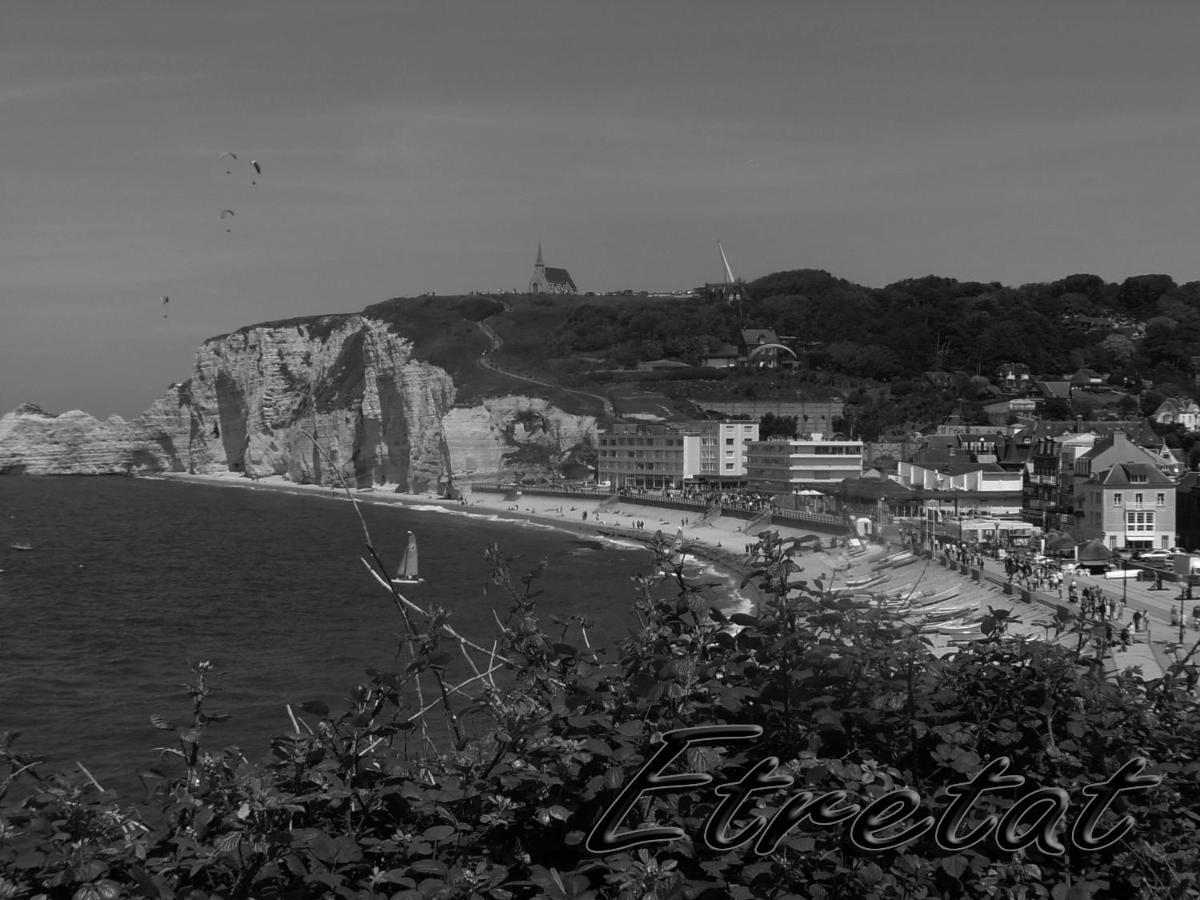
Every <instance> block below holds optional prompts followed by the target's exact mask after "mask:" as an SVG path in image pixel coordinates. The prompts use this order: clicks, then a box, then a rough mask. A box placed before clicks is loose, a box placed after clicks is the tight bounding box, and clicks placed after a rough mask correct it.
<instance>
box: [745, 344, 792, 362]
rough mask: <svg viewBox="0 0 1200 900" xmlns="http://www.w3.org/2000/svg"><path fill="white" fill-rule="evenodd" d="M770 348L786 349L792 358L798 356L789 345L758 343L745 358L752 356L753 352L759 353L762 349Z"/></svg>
mask: <svg viewBox="0 0 1200 900" xmlns="http://www.w3.org/2000/svg"><path fill="white" fill-rule="evenodd" d="M771 349H774V350H783V351H786V352H787V353H790V354H792V359H797V358H798V357H797V356H796V351H795V350H793V349H792V348H791V347H787V346H785V345H783V344H759V345H758V346H757V347H755V348H754V349H753V350H751V351H750V353H749V354H748V356H747V358H753V357H754V355H755V354H757V353H761V352H762V351H763V350H771Z"/></svg>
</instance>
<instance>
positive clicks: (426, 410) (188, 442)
mask: <svg viewBox="0 0 1200 900" xmlns="http://www.w3.org/2000/svg"><path fill="white" fill-rule="evenodd" d="M595 430H596V422H595V419H594V418H592V417H590V416H575V415H570V414H568V413H565V412H563V411H562V410H559V409H557V408H555V407H553V406H551V405H550V404H549V403H547V402H546V401H544V400H539V399H535V398H526V397H516V396H507V397H500V398H494V399H489V400H485V401H483V402H481V403H479V404H478V405H474V406H468V407H459V406H456V405H455V385H454V382H453V380H452V378H451V376H450V375H449V373H447V372H446V371H445V370H444V369H441V368H438V367H437V366H434V365H432V364H430V363H428V362H423V361H421V360H420V359H417V358H415V357H414V355H413V345H412V342H411V341H410V340H408V339H407V338H405V337H403V336H401V335H400V334H397V333H396V332H395V331H394V330H393V329H391V328H390V327H389V326H388V324H387V323H385V322H383V321H380V320H378V319H374V318H371V317H369V316H365V315H360V314H354V315H337V316H324V317H316V318H310V319H304V320H296V321H294V322H288V323H273V324H269V325H259V326H253V327H249V328H243V329H240V330H238V331H237V332H234V333H233V334H228V335H223V336H221V337H216V338H211V339H209V340H208V341H205V342H204V344H202V345H201V346H200V348H199V349H198V350H197V351H196V357H195V362H194V364H193V367H192V373H191V377H190V378H188V379H187V380H186V381H184V382H181V383H179V384H175V385H172V386H171V388H170V390H169V391H168V393H167V394H166V395H165V396H164V397H162V398H160V399H159V400H157V401H155V403H154V404H153V405H152V406H151V407H150V409H148V410H146V412H144V413H142V415H140V416H138V417H137V418H135V419H133V420H132V421H128V422H127V421H125V420H124V419H122V418H120V417H119V416H113V417H111V418H109V419H107V420H105V421H99V420H97V419H95V418H93V417H92V416H89V415H87V414H86V413H83V412H79V411H77V410H76V411H71V412H66V413H62V414H61V415H56V416H55V415H49V414H47V413H46V412H44V411H42V410H41V409H39V408H38V407H36V406H34V405H32V404H28V403H27V404H22V405H21V406H20V407H18V408H17V409H16V410H14V411H13V412H11V413H8V414H7V415H5V416H3V417H0V474H5V473H25V474H138V473H153V472H162V471H174V472H191V473H196V474H217V473H221V472H231V471H232V472H245V473H247V474H256V475H268V474H285V475H287V476H288V477H289V478H290V479H291V480H293V481H296V482H299V483H319V484H328V483H333V482H334V481H335V480H336V478H337V474H338V471H339V470H340V473H341V475H342V476H344V477H346V478H347V480H348V481H350V482H351V483H356V484H358V485H359V486H365V485H370V484H385V483H387V484H397V485H400V487H401V488H403V489H406V490H410V491H419V490H424V489H427V488H431V487H433V486H435V485H436V484H437V483H438V482H439V481H444V480H445V479H446V478H447V477H451V476H452V477H453V478H454V479H455V480H461V479H462V478H463V477H464V476H472V477H475V478H477V479H486V478H492V477H505V476H508V475H511V474H514V473H516V472H518V471H520V472H526V473H540V472H550V471H555V470H558V469H559V468H561V466H562V465H563V464H567V463H571V462H576V461H579V460H580V459H581V458H583V457H585V456H587V454H588V452H589V451H590V448H591V447H594V446H595Z"/></svg>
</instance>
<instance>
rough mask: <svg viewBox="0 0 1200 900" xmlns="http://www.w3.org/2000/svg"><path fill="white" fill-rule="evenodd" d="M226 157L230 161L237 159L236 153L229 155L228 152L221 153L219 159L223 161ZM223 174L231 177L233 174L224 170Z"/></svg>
mask: <svg viewBox="0 0 1200 900" xmlns="http://www.w3.org/2000/svg"><path fill="white" fill-rule="evenodd" d="M227 156H228V157H229V158H230V159H237V154H236V153H230V152H229V151H226V152H224V153H222V154H221V156H220V159H224V158H225V157H227ZM225 174H226V175H232V174H233V172H232V171H230V170H229V169H226V170H225Z"/></svg>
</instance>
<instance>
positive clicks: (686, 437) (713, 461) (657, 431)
mask: <svg viewBox="0 0 1200 900" xmlns="http://www.w3.org/2000/svg"><path fill="white" fill-rule="evenodd" d="M757 439H758V423H757V422H730V421H723V422H715V421H714V422H708V421H703V422H687V423H680V424H675V423H641V422H638V423H630V422H617V423H615V424H614V425H613V426H612V427H611V428H609V429H608V430H607V431H602V432H600V434H599V436H598V444H599V447H598V449H597V457H596V477H597V480H599V481H600V482H602V483H603V482H608V483H609V484H610V485H611V486H612V487H613V488H614V489H618V488H642V489H647V490H668V489H672V488H679V487H682V486H683V482H684V479H693V478H700V479H704V480H719V479H720V478H722V477H726V478H742V477H743V476H745V474H746V449H745V448H746V447H747V446H748V443H749V442H750V441H755V440H757Z"/></svg>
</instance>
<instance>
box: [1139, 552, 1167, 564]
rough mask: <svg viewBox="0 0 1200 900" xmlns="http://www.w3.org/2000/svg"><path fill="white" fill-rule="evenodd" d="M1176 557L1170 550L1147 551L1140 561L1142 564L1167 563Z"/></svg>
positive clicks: (1140, 557)
mask: <svg viewBox="0 0 1200 900" xmlns="http://www.w3.org/2000/svg"><path fill="white" fill-rule="evenodd" d="M1174 555H1175V554H1174V553H1172V552H1171V551H1170V550H1147V551H1146V552H1145V553H1143V554H1141V555H1140V556H1139V557H1138V559H1140V560H1141V561H1142V562H1166V561H1167V560H1169V559H1170V558H1171V557H1172V556H1174Z"/></svg>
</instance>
